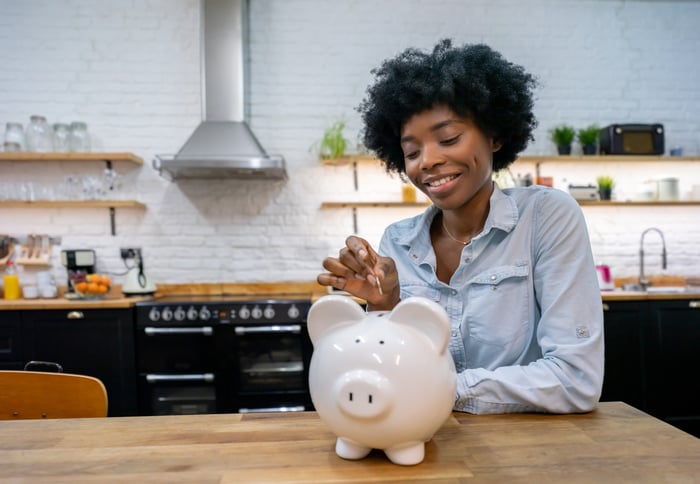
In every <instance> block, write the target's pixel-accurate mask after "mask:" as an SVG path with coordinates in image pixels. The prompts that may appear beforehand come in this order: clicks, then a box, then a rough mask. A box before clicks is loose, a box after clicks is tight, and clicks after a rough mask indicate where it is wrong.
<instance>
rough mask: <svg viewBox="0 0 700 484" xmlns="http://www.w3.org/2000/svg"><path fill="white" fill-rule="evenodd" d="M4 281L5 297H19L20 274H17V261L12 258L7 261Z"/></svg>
mask: <svg viewBox="0 0 700 484" xmlns="http://www.w3.org/2000/svg"><path fill="white" fill-rule="evenodd" d="M2 281H3V284H5V299H19V296H20V290H19V276H18V275H17V269H16V268H15V263H14V262H12V261H11V260H10V261H7V264H6V267H5V275H4V276H3V277H2Z"/></svg>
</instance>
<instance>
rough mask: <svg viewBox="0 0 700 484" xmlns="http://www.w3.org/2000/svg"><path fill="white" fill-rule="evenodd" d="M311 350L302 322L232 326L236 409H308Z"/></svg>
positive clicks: (242, 410)
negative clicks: (233, 334) (233, 332)
mask: <svg viewBox="0 0 700 484" xmlns="http://www.w3.org/2000/svg"><path fill="white" fill-rule="evenodd" d="M311 351H312V346H311V341H310V340H309V336H308V332H307V330H306V325H305V324H274V325H240V326H236V327H235V355H236V357H235V362H234V368H235V375H234V380H235V382H236V384H235V385H234V387H235V388H236V395H235V396H234V398H235V400H236V401H237V402H238V403H237V408H236V410H237V411H240V412H246V411H285V410H287V411H288V410H306V409H309V408H310V407H311V405H310V398H309V393H308V366H309V361H310V358H311Z"/></svg>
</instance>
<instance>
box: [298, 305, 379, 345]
mask: <svg viewBox="0 0 700 484" xmlns="http://www.w3.org/2000/svg"><path fill="white" fill-rule="evenodd" d="M366 316H367V315H366V314H365V312H364V311H363V310H362V308H361V307H360V305H359V304H357V303H356V302H355V301H353V300H352V299H351V298H349V297H347V296H338V295H330V296H323V297H322V298H321V299H319V300H318V301H316V302H315V303H314V304H313V306H311V309H310V310H309V316H308V318H307V319H308V321H307V327H308V329H309V338H311V342H312V343H313V344H314V345H315V344H316V341H318V339H319V338H320V337H321V335H323V334H325V333H327V332H329V331H333V330H335V329H336V328H339V327H341V326H345V325H347V324H352V323H354V322H357V321H362V320H363V319H365V317H366Z"/></svg>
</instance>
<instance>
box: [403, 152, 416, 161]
mask: <svg viewBox="0 0 700 484" xmlns="http://www.w3.org/2000/svg"><path fill="white" fill-rule="evenodd" d="M417 157H418V151H409V152H408V153H406V154H405V155H404V158H406V159H407V160H414V159H416V158H417Z"/></svg>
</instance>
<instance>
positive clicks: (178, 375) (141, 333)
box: [136, 295, 313, 415]
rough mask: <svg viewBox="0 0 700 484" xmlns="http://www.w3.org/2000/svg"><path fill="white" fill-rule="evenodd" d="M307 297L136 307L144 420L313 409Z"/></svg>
mask: <svg viewBox="0 0 700 484" xmlns="http://www.w3.org/2000/svg"><path fill="white" fill-rule="evenodd" d="M310 307H311V301H310V300H309V299H308V298H306V299H305V298H302V297H296V296H290V297H279V298H278V297H275V298H269V297H268V296H250V295H246V296H219V295H217V296H177V297H175V296H169V297H166V298H160V299H157V300H153V301H147V302H142V303H138V304H137V305H136V326H137V328H136V329H137V341H136V343H137V344H136V356H137V371H138V379H139V401H140V404H139V412H140V414H142V415H162V414H182V413H221V412H260V411H290V410H311V409H313V406H312V404H311V399H310V396H309V391H308V367H309V362H310V359H311V352H312V346H311V342H310V340H309V336H308V331H307V328H306V318H307V315H308V312H309V309H310Z"/></svg>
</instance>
